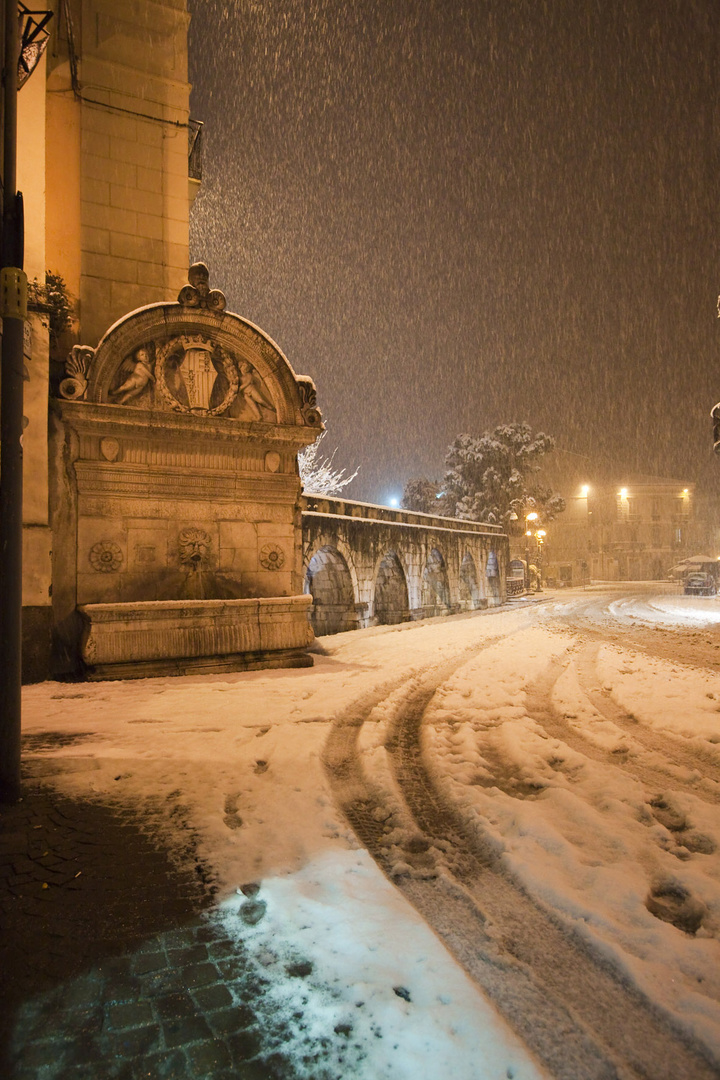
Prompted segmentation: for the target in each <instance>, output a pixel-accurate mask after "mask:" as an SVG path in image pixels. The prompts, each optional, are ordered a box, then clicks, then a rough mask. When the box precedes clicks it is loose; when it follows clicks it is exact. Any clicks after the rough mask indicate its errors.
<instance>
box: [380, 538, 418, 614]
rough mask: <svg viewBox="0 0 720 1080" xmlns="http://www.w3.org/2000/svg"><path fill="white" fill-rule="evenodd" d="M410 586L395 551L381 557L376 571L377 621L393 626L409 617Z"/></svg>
mask: <svg viewBox="0 0 720 1080" xmlns="http://www.w3.org/2000/svg"><path fill="white" fill-rule="evenodd" d="M409 607H410V603H409V599H408V586H407V580H406V577H405V571H404V570H403V567H402V563H401V562H400V559H399V558H398V556H397V553H396V552H395V551H388V552H386V553H385V555H383V557H382V558H381V559H380V561H379V563H378V566H377V569H376V571H375V582H374V588H373V610H374V615H375V622H376V623H379V624H380V625H381V626H392V625H394V624H396V623H401V622H405V621H406V620H407V619H408V618H409Z"/></svg>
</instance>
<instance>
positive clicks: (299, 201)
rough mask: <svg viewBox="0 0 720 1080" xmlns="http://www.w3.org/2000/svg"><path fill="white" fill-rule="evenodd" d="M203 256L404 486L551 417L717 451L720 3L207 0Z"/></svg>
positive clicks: (639, 465)
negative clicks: (510, 427) (454, 448)
mask: <svg viewBox="0 0 720 1080" xmlns="http://www.w3.org/2000/svg"><path fill="white" fill-rule="evenodd" d="M190 8H191V11H192V14H193V21H192V25H191V80H192V82H193V96H192V109H193V115H194V116H197V117H198V118H199V119H202V120H204V121H205V125H206V127H205V138H206V153H205V175H204V180H203V186H202V189H201V192H200V194H199V196H198V198H197V201H196V204H195V209H194V213H193V220H192V251H193V256H194V257H196V258H198V257H203V258H205V259H206V260H207V261H208V262H209V263H210V265H211V266H212V272H213V279H214V280H216V281H218V282H219V284H221V285H222V286H223V288H224V289H225V291H226V293H227V295H228V298H229V302H230V307H231V308H232V309H234V310H237V311H238V312H239V313H241V314H242V315H245V316H247V317H249V318H250V319H252V320H253V321H254V322H256V323H258V324H259V325H261V326H263V328H265V329H266V330H267V331H268V332H269V333H270V334H271V335H272V336H273V338H275V339H276V340H277V341H279V342H280V344H281V346H282V347H283V349H284V351H285V352H286V354H287V355H288V356H289V358H290V360H291V362H292V363H293V365H294V366H295V368H296V370H299V371H305V370H307V371H309V372H310V373H311V374H312V375H313V376H314V377H315V378H316V380H317V384H318V396H319V401H320V404H321V406H322V407H323V409H324V410H325V412H326V415H329V416H330V418H331V420H332V423H333V433H334V439H335V441H336V442H337V444H338V446H339V451H338V464H339V465H341V466H342V467H346V468H354V467H355V465H357V464H360V465H361V473H360V475H359V476H358V479H357V481H356V482H355V485H354V487H353V493H354V494H355V496H356V497H358V498H366V499H371V500H379V501H386V499H387V498H388V496H389V494H390V493H392V492H393V491H394V492H396V493H397V492H398V491H402V488H403V484H404V481H405V480H406V479H407V477H408V476H423V475H428V476H435V477H436V478H439V475H440V473H441V472H442V461H443V456H444V452H445V448H446V447H447V446H448V444H449V443H450V442H451V441H452V439H453V437H454V436H455V435H456V434H457V433H458V432H461V431H470V432H477V433H479V432H481V431H483V430H485V429H489V428H492V427H494V426H495V425H496V424H498V423H502V422H508V421H515V420H518V421H520V420H526V421H528V422H530V423H531V424H532V425H533V427H535V426H537V427H540V428H542V429H544V430H547V431H548V432H549V433H551V434H553V435H555V436H556V438H557V439H558V444H559V446H560V447H562V448H564V449H568V450H572V451H575V452H579V453H583V454H586V455H589V456H590V457H591V459H592V467H593V470H595V471H596V472H597V471H602V470H603V469H605V470H612V469H626V468H627V469H630V470H635V471H639V472H643V473H657V474H660V475H687V476H690V477H692V478H693V479H695V478H696V477H697V476H698V475H702V474H704V472H708V473H710V474H712V471H713V464H714V463H713V461H712V456H711V446H710V441H711V440H710V426H709V419H708V413H709V409H710V407H711V406H712V404H713V403H714V402H715V401H716V400H717V398H718V396H720V374H719V373H718V366H717V361H716V356H717V348H718V340H717V335H718V327H717V324H716V321H715V298H716V296H717V292H718V272H717V250H718V226H717V212H716V207H717V176H718V173H719V172H720V169H719V165H720V161H719V159H718V145H720V144H719V142H718V132H717V116H718V105H719V104H720V103H719V101H718V92H719V86H720V82H719V80H718V77H717V56H718V52H720V20H719V19H718V14H717V7H716V5H715V4H714V3H712V2H711V0H697V2H693V3H687V4H679V3H664V4H647V3H639V2H632V3H626V4H622V5H617V4H615V5H613V4H604V3H598V2H597V0H580V2H577V0H573V2H572V3H571V2H570V0H557V2H555V3H552V4H548V3H537V2H535V0H517V2H516V3H513V4H507V3H506V2H504V0H503V2H500V0H488V2H486V3H482V4H467V3H462V2H460V3H457V4H452V5H448V4H447V3H441V2H439V0H422V2H421V0H409V2H407V3H403V4H402V5H400V6H398V5H394V4H383V3H379V2H377V0H371V2H368V0H359V2H358V3H355V4H352V5H350V4H345V3H340V2H339V0H307V2H306V0H303V2H302V3H301V2H300V0H290V2H284V3H282V4H280V3H278V2H277V0H269V2H267V3H262V4H260V3H256V2H254V0H234V2H228V0H203V2H202V3H200V2H197V0H195V2H193V0H191V3H190Z"/></svg>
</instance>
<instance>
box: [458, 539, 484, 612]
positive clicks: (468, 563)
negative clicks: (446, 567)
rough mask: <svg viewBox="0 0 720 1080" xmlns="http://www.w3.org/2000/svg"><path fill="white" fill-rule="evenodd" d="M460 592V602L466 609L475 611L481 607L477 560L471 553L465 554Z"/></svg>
mask: <svg viewBox="0 0 720 1080" xmlns="http://www.w3.org/2000/svg"><path fill="white" fill-rule="evenodd" d="M458 591H459V594H460V601H461V603H462V604H463V606H464V607H466V608H473V609H474V608H479V607H481V603H480V588H479V586H478V578H477V570H476V569H475V560H474V559H473V557H472V555H471V554H470V552H469V551H466V552H465V557H464V558H463V561H462V563H461V565H460V581H459V587H458Z"/></svg>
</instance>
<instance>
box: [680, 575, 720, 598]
mask: <svg viewBox="0 0 720 1080" xmlns="http://www.w3.org/2000/svg"><path fill="white" fill-rule="evenodd" d="M683 591H684V593H685V595H686V596H714V595H715V593H716V592H717V588H716V586H715V578H714V577H713V576H712V574H702V573H695V574H688V576H687V577H686V578H685V587H684V590H683Z"/></svg>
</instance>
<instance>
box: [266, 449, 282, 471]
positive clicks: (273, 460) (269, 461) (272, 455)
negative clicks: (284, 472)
mask: <svg viewBox="0 0 720 1080" xmlns="http://www.w3.org/2000/svg"><path fill="white" fill-rule="evenodd" d="M281 461H282V458H281V457H280V455H279V454H278V452H277V450H268V452H267V454H266V455H265V468H266V469H267V471H268V472H277V471H278V469H279V468H280V463H281Z"/></svg>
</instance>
